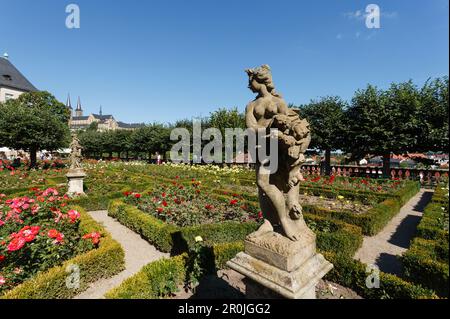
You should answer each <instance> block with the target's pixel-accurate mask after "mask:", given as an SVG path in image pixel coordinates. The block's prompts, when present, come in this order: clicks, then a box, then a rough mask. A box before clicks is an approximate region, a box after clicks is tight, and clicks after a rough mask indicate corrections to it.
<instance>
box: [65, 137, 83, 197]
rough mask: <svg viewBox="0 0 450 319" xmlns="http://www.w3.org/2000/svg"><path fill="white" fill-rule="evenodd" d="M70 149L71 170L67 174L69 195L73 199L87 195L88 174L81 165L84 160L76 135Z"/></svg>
mask: <svg viewBox="0 0 450 319" xmlns="http://www.w3.org/2000/svg"><path fill="white" fill-rule="evenodd" d="M70 149H71V152H70V168H69V171H68V172H67V174H66V176H67V180H68V190H67V194H69V196H71V197H74V196H79V195H85V194H84V189H83V181H84V178H85V177H86V173H85V172H84V170H83V167H82V165H81V161H82V159H83V156H82V155H81V150H82V147H81V145H80V140H79V139H78V137H77V135H76V134H73V135H72V142H71V143H70Z"/></svg>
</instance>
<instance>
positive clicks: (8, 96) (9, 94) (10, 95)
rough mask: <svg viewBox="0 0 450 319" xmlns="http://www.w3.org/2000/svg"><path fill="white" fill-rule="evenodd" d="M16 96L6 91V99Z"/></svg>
mask: <svg viewBox="0 0 450 319" xmlns="http://www.w3.org/2000/svg"><path fill="white" fill-rule="evenodd" d="M13 98H14V94H11V93H5V101H8V100H12V99H13Z"/></svg>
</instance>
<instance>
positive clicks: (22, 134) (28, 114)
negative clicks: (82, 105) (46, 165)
mask: <svg viewBox="0 0 450 319" xmlns="http://www.w3.org/2000/svg"><path fill="white" fill-rule="evenodd" d="M69 117H70V113H69V110H68V109H67V108H66V107H65V106H64V104H62V103H61V102H59V101H57V100H56V98H55V97H54V96H53V95H51V94H50V93H48V92H32V93H24V94H22V95H20V97H19V98H18V99H12V100H8V101H6V102H4V103H1V104H0V145H4V146H7V147H11V148H14V149H23V150H25V151H28V152H29V153H30V166H31V167H35V165H36V152H37V151H38V150H42V149H46V150H55V149H58V148H61V147H64V146H67V145H68V143H69V136H70V132H69V126H68V120H69Z"/></svg>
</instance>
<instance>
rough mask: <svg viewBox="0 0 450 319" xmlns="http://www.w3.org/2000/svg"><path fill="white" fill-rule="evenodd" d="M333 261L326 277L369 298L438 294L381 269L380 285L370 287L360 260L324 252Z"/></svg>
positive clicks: (433, 297)
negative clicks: (332, 266)
mask: <svg viewBox="0 0 450 319" xmlns="http://www.w3.org/2000/svg"><path fill="white" fill-rule="evenodd" d="M322 253H323V255H324V257H325V258H326V259H327V260H328V261H330V262H331V263H333V265H334V268H333V269H332V270H331V271H330V272H329V273H328V274H327V275H326V276H325V279H327V280H330V281H333V282H336V283H338V284H340V285H343V286H345V287H348V288H351V289H353V290H354V291H355V292H356V293H358V294H359V295H360V296H362V297H364V298H368V299H429V298H432V299H435V298H437V296H436V294H435V293H434V292H433V291H432V290H429V289H426V288H423V287H421V286H420V285H415V284H412V283H410V282H407V281H405V280H403V279H401V278H399V277H397V276H394V275H391V274H386V273H383V272H381V271H380V287H379V288H375V287H374V288H368V287H367V285H366V279H367V277H368V276H369V275H370V273H367V272H366V265H364V264H363V263H361V262H360V261H357V260H354V259H351V258H347V257H345V256H342V255H340V254H337V253H335V252H330V251H327V252H322Z"/></svg>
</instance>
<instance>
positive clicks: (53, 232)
mask: <svg viewBox="0 0 450 319" xmlns="http://www.w3.org/2000/svg"><path fill="white" fill-rule="evenodd" d="M58 234H59V232H58V231H57V230H56V229H50V230H49V231H48V233H47V236H48V237H50V238H56V237H57V236H58Z"/></svg>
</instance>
